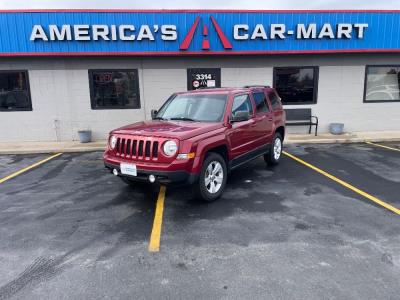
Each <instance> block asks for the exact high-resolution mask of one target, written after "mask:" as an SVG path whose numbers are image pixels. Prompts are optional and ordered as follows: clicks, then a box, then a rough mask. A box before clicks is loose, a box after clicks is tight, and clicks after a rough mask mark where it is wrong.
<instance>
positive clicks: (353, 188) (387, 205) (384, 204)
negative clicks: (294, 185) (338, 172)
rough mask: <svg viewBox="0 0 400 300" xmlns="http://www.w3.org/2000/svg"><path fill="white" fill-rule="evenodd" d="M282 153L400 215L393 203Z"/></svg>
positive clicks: (284, 152)
mask: <svg viewBox="0 0 400 300" xmlns="http://www.w3.org/2000/svg"><path fill="white" fill-rule="evenodd" d="M283 154H285V155H286V156H288V157H290V158H291V159H293V160H295V161H297V162H298V163H300V164H302V165H304V166H306V167H308V168H310V169H312V170H314V171H316V172H318V173H320V174H322V175H324V176H325V177H328V178H329V179H331V180H333V181H335V182H337V183H338V184H340V185H342V186H344V187H346V188H348V189H349V190H351V191H353V192H355V193H357V194H359V195H361V196H363V197H364V198H367V199H368V200H370V201H372V202H374V203H376V204H378V205H380V206H383V207H384V208H386V209H388V210H390V211H391V212H393V213H395V214H397V215H400V209H398V208H396V207H394V206H393V205H390V204H389V203H386V202H385V201H382V200H381V199H379V198H377V197H375V196H372V195H371V194H368V193H366V192H364V191H362V190H360V189H359V188H356V187H355V186H353V185H351V184H349V183H347V182H345V181H343V180H341V179H339V178H337V177H335V176H333V175H332V174H329V173H328V172H325V171H323V170H321V169H320V168H318V167H316V166H314V165H312V164H310V163H308V162H306V161H304V160H302V159H300V158H298V157H296V156H294V155H293V154H290V153H288V152H286V151H283Z"/></svg>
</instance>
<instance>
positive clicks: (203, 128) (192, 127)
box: [112, 120, 222, 140]
mask: <svg viewBox="0 0 400 300" xmlns="http://www.w3.org/2000/svg"><path fill="white" fill-rule="evenodd" d="M221 127H222V124H221V123H208V122H190V121H158V120H151V121H143V122H137V123H134V124H130V125H127V126H124V127H121V128H118V129H115V130H113V131H112V133H115V134H131V135H141V136H154V137H170V138H176V139H179V140H185V139H189V138H191V137H194V136H197V135H200V134H203V133H206V132H210V131H212V130H216V129H219V128H221Z"/></svg>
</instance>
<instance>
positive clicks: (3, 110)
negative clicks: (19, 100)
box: [0, 70, 33, 113]
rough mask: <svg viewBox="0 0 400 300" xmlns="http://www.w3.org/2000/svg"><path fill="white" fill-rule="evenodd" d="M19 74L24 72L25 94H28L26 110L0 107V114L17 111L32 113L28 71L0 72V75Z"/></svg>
mask: <svg viewBox="0 0 400 300" xmlns="http://www.w3.org/2000/svg"><path fill="white" fill-rule="evenodd" d="M19 72H24V73H25V79H26V92H27V94H28V100H29V107H27V108H18V109H2V108H1V107H0V113H1V112H17V111H33V107H32V96H31V85H30V81H29V70H0V74H3V73H19Z"/></svg>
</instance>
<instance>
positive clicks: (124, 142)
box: [115, 137, 159, 159]
mask: <svg viewBox="0 0 400 300" xmlns="http://www.w3.org/2000/svg"><path fill="white" fill-rule="evenodd" d="M158 146H159V143H158V141H151V140H145V139H143V140H142V139H137V138H123V137H119V138H117V144H116V146H115V151H116V153H117V155H119V156H122V157H127V158H134V159H157V158H158Z"/></svg>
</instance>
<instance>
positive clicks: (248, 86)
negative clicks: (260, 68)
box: [244, 84, 270, 89]
mask: <svg viewBox="0 0 400 300" xmlns="http://www.w3.org/2000/svg"><path fill="white" fill-rule="evenodd" d="M254 87H261V88H270V86H269V85H262V84H253V85H245V86H244V88H246V89H248V88H254Z"/></svg>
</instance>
